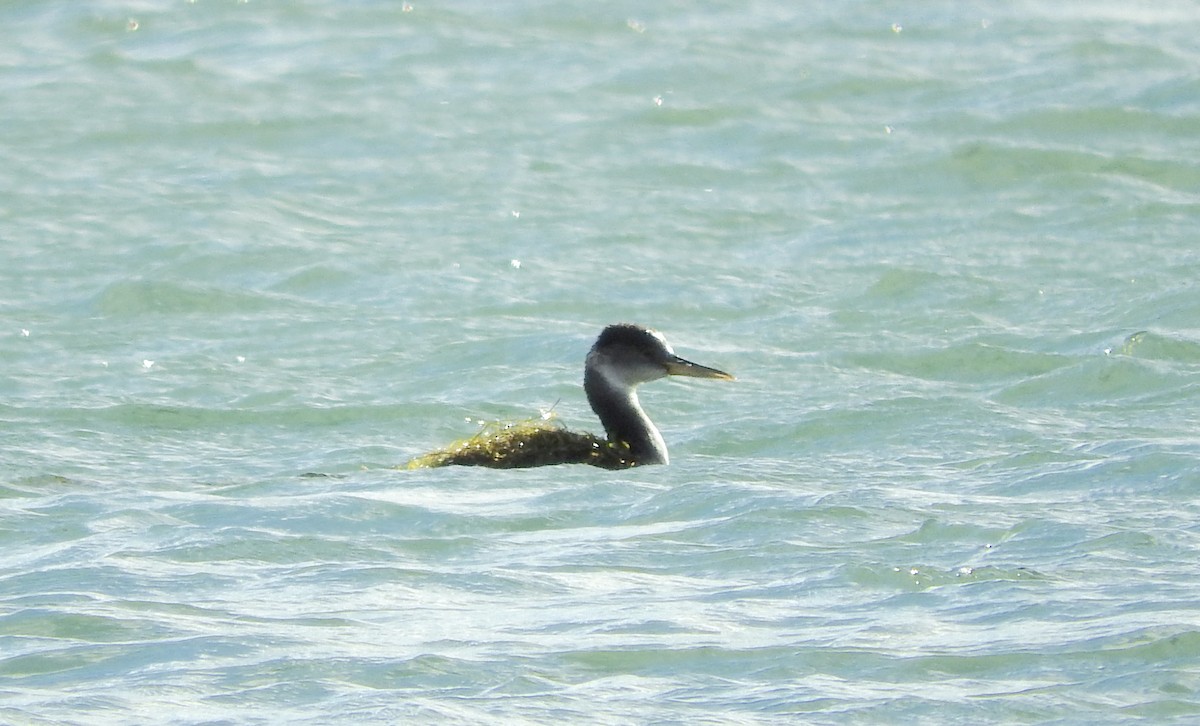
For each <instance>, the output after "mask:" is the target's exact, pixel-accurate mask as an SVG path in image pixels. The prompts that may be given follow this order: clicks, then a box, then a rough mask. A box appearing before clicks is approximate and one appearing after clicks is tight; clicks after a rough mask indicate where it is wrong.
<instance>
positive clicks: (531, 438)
mask: <svg viewBox="0 0 1200 726" xmlns="http://www.w3.org/2000/svg"><path fill="white" fill-rule="evenodd" d="M544 464H591V465H592V466H599V467H602V468H605V469H627V468H629V467H631V466H633V465H634V462H633V458H632V457H631V456H630V455H629V446H628V445H626V444H624V443H620V444H614V443H612V442H610V441H606V440H605V439H601V438H599V437H597V436H595V435H593V434H581V433H576V432H574V431H569V430H567V429H566V428H565V427H564V426H562V425H560V424H557V423H551V422H550V421H547V420H545V419H541V418H537V419H528V420H525V421H516V422H505V421H497V422H494V423H490V424H488V425H486V426H484V428H483V430H482V431H480V432H479V433H477V434H475V435H474V436H472V437H471V438H469V439H463V440H461V441H456V442H454V443H453V444H450V445H449V446H447V447H445V448H443V449H438V450H437V451H431V452H430V453H428V454H424V455H422V456H418V457H417V458H415V459H413V460H412V461H410V462H408V464H406V465H405V468H406V469H428V468H433V467H438V466H454V465H458V466H488V467H491V468H493V469H522V468H526V467H531V466H542V465H544Z"/></svg>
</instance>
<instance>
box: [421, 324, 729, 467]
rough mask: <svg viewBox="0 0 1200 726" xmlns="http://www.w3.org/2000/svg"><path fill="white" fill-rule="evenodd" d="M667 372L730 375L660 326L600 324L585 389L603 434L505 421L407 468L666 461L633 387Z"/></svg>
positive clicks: (664, 450) (662, 444)
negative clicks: (680, 351) (689, 354)
mask: <svg viewBox="0 0 1200 726" xmlns="http://www.w3.org/2000/svg"><path fill="white" fill-rule="evenodd" d="M666 376H690V377H692V378H715V379H718V380H725V381H731V380H734V378H733V376H731V375H729V374H728V373H726V372H725V371H721V370H717V369H716V368H709V367H707V366H702V365H700V364H698V363H693V362H691V361H689V360H685V359H684V358H681V357H679V356H678V355H676V354H675V351H674V350H672V349H671V346H670V345H668V344H667V341H666V339H665V338H664V337H663V336H662V334H661V333H659V332H657V331H655V330H651V329H649V328H644V327H641V326H639V325H631V324H628V323H622V324H618V325H610V326H608V327H607V328H605V329H604V330H603V331H602V332H601V333H600V337H599V338H597V339H596V342H595V344H593V345H592V349H591V350H590V351H589V352H588V354H587V360H586V361H585V363H584V368H583V390H584V393H585V394H586V395H587V400H588V404H590V405H591V407H592V410H593V411H595V413H596V416H598V417H599V418H600V423H601V424H602V425H603V426H604V432H605V435H606V437H607V438H606V439H600V438H598V437H596V436H594V435H592V434H580V433H576V432H573V431H568V430H566V429H564V428H561V427H558V426H553V425H548V424H545V423H541V422H532V423H531V422H526V423H523V424H510V425H507V426H503V427H501V428H499V429H492V430H485V431H484V432H482V433H481V434H479V435H477V436H475V437H473V438H471V439H468V440H466V441H464V442H461V443H459V444H457V445H452V446H450V447H448V448H446V449H443V450H441V451H435V452H433V453H431V454H426V455H425V456H422V457H418V458H417V459H414V460H413V461H411V462H409V464H408V468H422V467H430V466H448V465H452V464H460V465H469V466H490V467H493V468H504V469H508V468H520V467H530V466H545V465H547V464H591V465H593V466H600V467H604V468H607V469H621V468H626V467H631V466H645V465H648V464H666V463H668V462H669V461H670V457H669V456H668V454H667V444H666V442H665V441H663V437H662V434H661V433H659V430H658V428H657V427H656V426H655V425H654V422H653V421H651V420H650V417H649V416H647V415H646V411H645V410H644V409H642V406H641V403H639V402H638V397H637V387H638V386H639V385H640V384H642V383H648V382H649V381H654V380H658V379H659V378H665V377H666Z"/></svg>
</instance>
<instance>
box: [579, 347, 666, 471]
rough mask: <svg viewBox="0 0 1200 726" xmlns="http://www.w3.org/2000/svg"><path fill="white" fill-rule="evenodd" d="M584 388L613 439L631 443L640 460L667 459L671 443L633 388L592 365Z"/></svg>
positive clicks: (606, 431) (660, 462) (630, 450)
mask: <svg viewBox="0 0 1200 726" xmlns="http://www.w3.org/2000/svg"><path fill="white" fill-rule="evenodd" d="M583 390H584V392H585V393H586V394H587V399H588V403H589V404H591V406H592V410H593V411H595V412H596V415H597V416H598V417H600V423H601V424H603V425H604V433H605V434H606V435H607V436H608V440H609V441H610V442H612V443H624V444H626V445H628V446H629V452H630V454H631V456H632V457H633V460H634V462H635V463H637V464H666V463H667V461H668V458H667V444H666V442H665V441H663V437H662V434H660V433H659V432H658V429H657V428H655V426H654V423H653V422H652V421H651V420H650V417H649V416H647V415H646V412H645V411H643V410H642V407H641V405H640V404H639V403H638V398H637V392H636V391H635V390H634V389H633V388H631V387H628V386H625V385H623V384H621V383H620V382H618V381H615V380H612V379H611V378H610V377H609V376H606V375H605V374H604V373H603V372H602V371H599V370H596V369H594V368H588V369H587V370H585V371H584V374H583Z"/></svg>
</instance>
